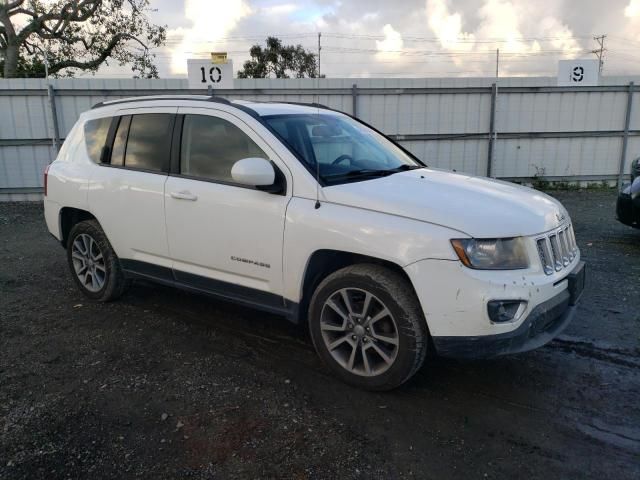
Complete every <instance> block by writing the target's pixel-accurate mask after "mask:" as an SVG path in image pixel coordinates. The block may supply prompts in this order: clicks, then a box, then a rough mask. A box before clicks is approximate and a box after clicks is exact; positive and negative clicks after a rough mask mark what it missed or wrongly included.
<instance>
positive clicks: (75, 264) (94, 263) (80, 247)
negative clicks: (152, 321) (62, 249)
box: [67, 220, 128, 302]
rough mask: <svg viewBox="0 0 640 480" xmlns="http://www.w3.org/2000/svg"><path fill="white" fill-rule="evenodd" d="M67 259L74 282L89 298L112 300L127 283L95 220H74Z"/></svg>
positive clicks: (107, 241)
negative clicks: (78, 221) (75, 221)
mask: <svg viewBox="0 0 640 480" xmlns="http://www.w3.org/2000/svg"><path fill="white" fill-rule="evenodd" d="M67 260H68V262H69V268H70V270H71V274H72V275H73V279H74V281H75V283H76V285H77V286H78V288H79V289H80V291H81V292H82V293H84V294H85V295H86V296H87V297H89V298H90V299H92V300H97V301H100V302H108V301H110V300H114V299H116V298H118V297H119V296H120V295H122V293H123V292H124V290H125V289H126V287H127V284H128V283H127V280H126V279H125V278H124V274H123V272H122V269H121V268H120V261H119V259H118V256H117V255H116V252H115V251H114V250H113V247H111V244H110V243H109V240H108V239H107V236H106V235H105V234H104V232H103V231H102V228H101V227H100V224H99V223H98V222H97V221H95V220H86V221H83V222H80V223H77V224H76V225H75V226H74V227H73V228H72V229H71V232H70V233H69V240H68V243H67Z"/></svg>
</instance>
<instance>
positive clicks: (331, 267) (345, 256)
mask: <svg viewBox="0 0 640 480" xmlns="http://www.w3.org/2000/svg"><path fill="white" fill-rule="evenodd" d="M363 263H369V264H375V265H380V266H383V267H386V268H388V269H389V270H392V271H394V272H396V273H398V274H400V275H401V276H402V277H403V278H404V279H405V280H406V281H407V282H408V283H409V285H411V288H412V290H413V293H414V294H416V291H415V287H414V286H413V283H412V282H411V279H410V278H409V276H408V275H407V272H405V270H404V269H403V268H402V267H401V266H400V265H398V264H397V263H394V262H391V261H389V260H385V259H382V258H377V257H372V256H369V255H362V254H359V253H354V252H349V251H343V250H332V249H320V250H316V251H315V252H313V253H312V254H311V256H310V257H309V260H308V261H307V265H306V267H305V272H304V276H303V280H302V285H301V292H300V304H299V306H298V321H299V322H302V323H306V320H307V311H308V309H309V303H310V302H311V297H312V296H313V292H314V291H315V290H316V288H317V287H318V285H319V284H320V282H322V280H324V279H325V278H326V277H327V276H328V275H331V274H332V273H333V272H336V271H338V270H340V269H342V268H345V267H348V266H351V265H356V264H363ZM416 298H418V297H417V295H416Z"/></svg>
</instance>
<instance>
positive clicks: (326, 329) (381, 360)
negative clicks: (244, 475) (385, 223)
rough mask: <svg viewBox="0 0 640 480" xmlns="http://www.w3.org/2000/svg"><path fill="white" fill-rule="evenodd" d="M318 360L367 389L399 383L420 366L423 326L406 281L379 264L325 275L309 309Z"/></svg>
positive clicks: (424, 336) (424, 345)
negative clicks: (320, 359)
mask: <svg viewBox="0 0 640 480" xmlns="http://www.w3.org/2000/svg"><path fill="white" fill-rule="evenodd" d="M309 322H310V332H311V337H312V339H313V344H314V346H315V348H316V350H317V352H318V354H319V355H320V358H322V360H323V361H324V362H325V363H326V364H327V365H328V366H329V368H331V370H333V371H334V372H335V373H336V374H337V375H338V376H339V377H340V378H341V379H342V380H344V381H346V382H347V383H350V384H352V385H355V386H357V387H360V388H365V389H369V390H389V389H392V388H395V387H397V386H398V385H401V384H402V383H404V382H405V381H407V380H408V379H409V378H411V377H412V376H413V375H414V374H415V372H417V371H418V369H419V368H420V367H421V366H422V363H423V362H424V358H425V354H426V350H427V329H426V324H425V321H424V317H423V315H422V312H421V309H420V306H419V303H418V300H417V299H416V297H415V294H414V293H413V289H412V287H411V285H410V284H409V282H407V280H406V279H405V278H404V277H403V276H402V275H400V274H398V273H397V272H394V271H393V270H390V269H387V268H385V267H382V266H379V265H368V264H362V265H354V266H350V267H347V268H344V269H342V270H339V271H337V272H334V273H332V274H331V275H329V276H328V277H327V278H326V279H325V280H324V281H323V282H322V283H321V284H320V285H319V286H318V288H317V289H316V291H315V293H314V295H313V298H312V300H311V304H310V308H309Z"/></svg>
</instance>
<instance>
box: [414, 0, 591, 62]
mask: <svg viewBox="0 0 640 480" xmlns="http://www.w3.org/2000/svg"><path fill="white" fill-rule="evenodd" d="M544 7H545V6H543V5H540V4H539V3H538V4H536V7H535V8H532V7H531V4H530V3H529V2H523V1H517V0H513V1H510V0H485V1H484V3H483V4H482V6H481V7H480V8H479V9H478V10H477V12H476V15H477V19H478V20H479V21H478V23H477V25H476V27H475V29H474V30H473V31H467V30H465V29H464V24H465V20H466V18H465V16H463V14H462V13H460V12H453V11H452V9H451V8H450V6H449V2H448V1H447V0H427V2H426V6H425V13H426V15H427V20H428V25H429V27H430V28H431V30H432V31H433V32H434V34H435V35H436V37H437V38H438V41H439V43H440V45H441V46H442V48H443V49H445V50H448V51H450V52H455V53H456V54H459V55H458V56H452V57H451V60H452V62H453V63H454V64H455V65H456V66H465V67H466V68H467V69H468V70H470V71H473V70H474V68H475V67H474V64H476V67H477V64H478V63H482V62H478V60H477V59H478V58H482V57H481V55H482V54H483V53H484V54H485V56H484V58H485V60H486V59H487V58H488V57H487V56H486V54H489V53H492V52H494V51H495V50H496V49H497V48H499V49H500V53H501V54H503V55H506V56H507V58H511V59H512V60H514V59H515V60H516V62H517V61H518V60H519V59H521V58H525V57H526V56H530V55H540V54H544V53H545V52H544V51H543V50H545V49H546V50H549V49H551V48H553V49H555V50H556V51H557V52H558V53H559V54H562V55H563V56H567V57H573V56H575V55H576V54H577V52H579V51H580V50H581V49H580V45H579V44H578V42H577V41H576V39H575V38H574V35H573V32H572V31H571V29H570V28H569V27H568V26H567V25H565V24H564V23H562V22H561V21H560V20H558V19H557V18H556V17H555V16H553V15H550V14H548V12H549V9H547V8H544ZM525 28H526V30H527V34H526V35H525V33H523V29H525ZM541 43H544V44H545V45H544V47H543V45H542V44H541ZM465 54H472V55H467V56H465ZM513 65H515V67H513ZM503 66H504V69H505V71H504V72H503V73H508V72H510V71H511V72H512V71H514V70H516V69H520V67H521V66H522V65H520V64H518V63H515V62H511V63H509V62H506V63H504V62H503Z"/></svg>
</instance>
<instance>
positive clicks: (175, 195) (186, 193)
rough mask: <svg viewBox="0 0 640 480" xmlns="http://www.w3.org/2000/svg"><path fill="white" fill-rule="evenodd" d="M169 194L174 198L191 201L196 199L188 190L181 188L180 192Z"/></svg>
mask: <svg viewBox="0 0 640 480" xmlns="http://www.w3.org/2000/svg"><path fill="white" fill-rule="evenodd" d="M169 195H171V198H175V199H177V200H190V201H192V202H195V201H196V200H198V196H197V195H194V194H193V193H191V192H189V191H188V190H182V191H181V192H171V193H170V194H169Z"/></svg>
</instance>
